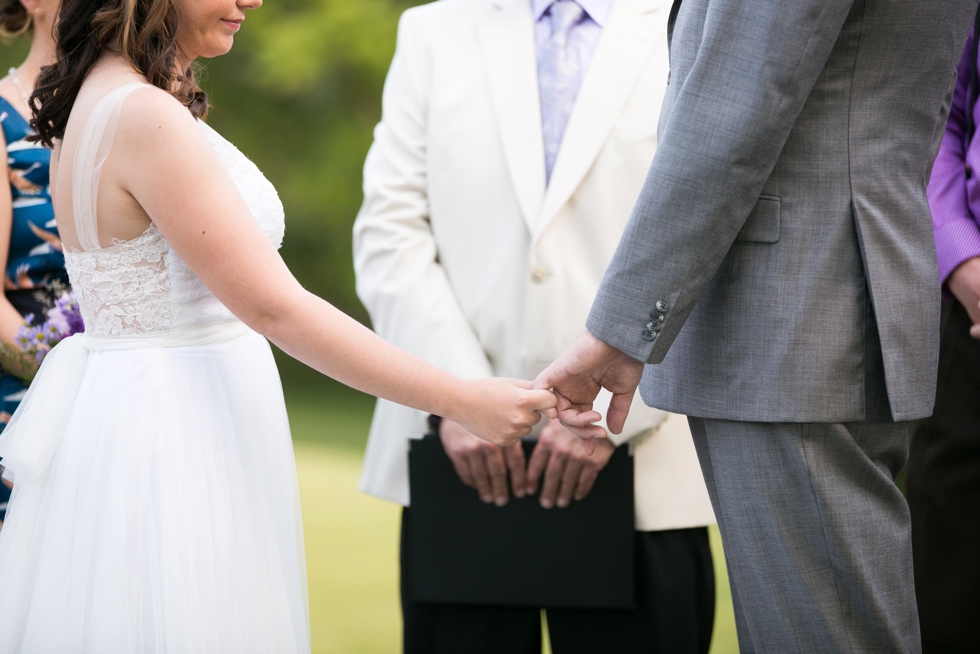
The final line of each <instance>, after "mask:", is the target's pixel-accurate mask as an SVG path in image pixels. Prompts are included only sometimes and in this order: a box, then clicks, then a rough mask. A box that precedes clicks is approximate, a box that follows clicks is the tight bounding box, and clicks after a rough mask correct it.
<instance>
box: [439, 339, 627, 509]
mask: <svg viewBox="0 0 980 654" xmlns="http://www.w3.org/2000/svg"><path fill="white" fill-rule="evenodd" d="M642 376H643V363H642V362H640V361H637V360H636V359H634V358H632V357H630V356H629V355H627V354H624V353H623V352H620V351H619V350H617V349H616V348H614V347H612V346H611V345H608V344H606V343H604V342H603V341H600V340H599V339H598V338H596V337H595V336H593V335H592V334H591V333H589V332H588V331H585V332H583V333H582V334H581V335H580V336H579V337H578V338H577V339H576V340H575V342H573V343H572V344H571V345H570V346H569V347H568V348H567V349H566V350H565V351H564V352H563V353H562V355H561V356H560V357H559V358H558V360H557V361H555V362H554V363H553V364H551V365H550V366H549V367H548V368H547V369H546V370H545V371H544V372H542V373H541V374H540V375H538V378H537V379H536V380H535V381H534V383H533V385H532V384H530V383H528V382H523V381H519V380H507V379H481V380H473V381H467V382H465V384H466V385H467V392H464V393H463V396H464V397H467V398H470V399H468V400H464V402H463V403H462V404H461V405H459V406H458V407H454V409H455V410H453V411H452V412H451V413H449V414H447V415H446V419H444V420H443V421H442V425H441V427H440V430H439V436H440V438H441V440H442V444H443V447H444V448H445V450H446V454H447V455H448V456H449V458H450V460H452V462H453V467H454V468H455V469H456V474H458V475H459V478H460V479H461V480H462V481H463V483H464V484H466V485H467V486H470V487H471V488H475V489H476V490H477V492H479V494H480V499H481V500H483V501H484V502H486V503H487V504H490V503H494V504H496V505H497V506H504V505H505V504H507V501H508V499H509V494H510V491H511V490H512V491H513V493H514V497H518V498H521V497H524V496H525V495H533V494H534V493H536V492H538V488H539V485H540V488H541V499H540V501H541V505H542V506H543V507H545V508H551V507H553V506H558V507H559V508H564V507H566V506H568V505H569V504H570V503H571V500H572V499H573V498H574V499H576V500H581V499H583V498H584V497H585V496H587V495H588V494H589V492H590V491H591V490H592V485H593V484H594V483H595V480H596V478H597V477H598V475H599V471H600V470H602V469H603V468H604V467H605V466H606V464H607V463H608V462H609V458H610V457H611V456H612V453H613V451H614V450H615V447H614V446H613V445H612V444H611V443H609V442H608V441H601V442H600V443H598V444H597V443H596V442H595V440H594V439H596V438H605V436H606V430H605V429H603V428H602V427H600V426H599V425H596V424H594V423H595V422H596V421H598V420H600V419H602V416H601V415H600V414H599V413H598V412H597V411H594V410H593V409H592V403H593V402H594V401H595V398H596V396H598V394H599V391H600V390H601V389H603V388H605V389H607V390H609V391H610V392H611V393H612V394H613V397H612V401H611V402H610V403H609V412H608V414H607V416H606V424H608V425H609V428H610V429H611V430H612V431H613V433H616V434H618V433H620V432H622V430H623V425H624V424H625V422H626V416H627V414H628V413H629V409H630V404H631V403H632V401H633V395H634V393H635V392H636V387H637V386H638V385H639V383H640V377H642ZM501 407H504V408H501ZM541 415H545V416H547V417H548V418H551V419H552V420H551V421H550V422H549V423H548V425H547V426H546V427H545V428H544V430H543V431H542V432H541V436H540V438H539V440H538V445H537V447H535V449H534V452H533V453H532V454H531V459H530V461H529V462H527V461H525V457H524V450H523V449H522V447H521V444H520V439H521V438H522V437H524V436H526V435H527V434H529V433H530V432H531V429H532V428H533V427H534V425H536V424H537V423H538V421H539V420H540V417H541ZM494 445H499V446H500V447H494ZM508 477H509V482H510V483H509V484H508ZM508 485H509V487H510V488H508Z"/></svg>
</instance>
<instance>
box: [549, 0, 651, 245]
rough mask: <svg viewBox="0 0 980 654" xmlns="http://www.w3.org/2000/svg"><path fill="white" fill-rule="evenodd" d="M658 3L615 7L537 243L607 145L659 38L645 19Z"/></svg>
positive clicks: (625, 2) (568, 131) (585, 83)
mask: <svg viewBox="0 0 980 654" xmlns="http://www.w3.org/2000/svg"><path fill="white" fill-rule="evenodd" d="M660 4H662V3H657V2H652V1H650V0H618V1H617V2H616V4H615V6H614V7H613V10H612V12H611V13H610V15H609V19H608V22H607V24H606V26H605V27H603V29H602V36H600V37H599V42H598V43H597V44H596V49H595V53H594V54H593V55H592V62H591V64H590V65H589V69H588V71H587V72H586V74H585V79H584V80H582V87H581V88H580V89H579V92H578V97H577V98H576V100H575V106H574V107H573V109H572V114H571V116H569V119H568V126H567V127H566V128H565V135H564V137H563V138H562V144H561V149H560V150H559V151H558V158H557V160H556V161H555V168H554V170H553V171H552V174H551V183H550V184H549V185H548V189H547V191H546V193H545V197H544V203H543V205H542V206H541V212H540V214H539V216H538V218H537V220H536V221H535V225H534V229H533V234H534V240H537V238H538V237H539V236H540V235H541V234H542V233H543V232H544V230H545V229H546V228H547V227H548V225H549V224H550V223H551V221H552V220H553V219H554V218H555V216H556V215H557V214H558V212H559V211H560V210H561V208H562V207H563V206H565V203H567V202H568V200H569V198H571V196H572V194H573V193H574V192H575V190H576V189H577V188H578V187H579V185H580V184H581V183H582V180H583V179H584V178H585V176H586V174H587V173H588V172H589V169H590V168H591V167H592V164H593V163H594V162H595V160H596V157H598V155H599V151H600V150H601V149H602V146H603V145H604V144H605V143H606V141H607V140H608V138H609V135H610V133H611V132H612V128H613V126H614V125H615V123H616V119H617V118H618V117H619V115H620V114H621V113H622V111H623V108H624V107H625V105H626V101H627V100H628V99H629V96H630V94H631V93H632V91H633V88H634V87H635V86H636V83H637V80H638V79H639V76H640V73H641V72H642V71H643V69H644V68H645V67H646V66H647V64H648V62H649V57H650V54H651V52H652V51H653V48H654V46H655V44H656V40H657V38H658V37H659V35H658V34H656V30H657V29H658V26H659V25H660V23H658V22H656V21H653V20H650V19H649V17H648V16H647V14H648V13H649V11H648V10H650V9H655V8H656V7H658V6H659V5H660ZM656 109H657V107H652V108H651V110H656ZM542 156H543V155H542Z"/></svg>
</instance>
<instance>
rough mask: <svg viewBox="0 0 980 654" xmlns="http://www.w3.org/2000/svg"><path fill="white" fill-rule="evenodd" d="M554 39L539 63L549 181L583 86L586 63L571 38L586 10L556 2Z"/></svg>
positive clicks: (552, 10)
mask: <svg viewBox="0 0 980 654" xmlns="http://www.w3.org/2000/svg"><path fill="white" fill-rule="evenodd" d="M548 13H549V17H550V19H551V36H549V37H548V41H547V42H546V43H545V45H544V48H543V50H542V54H541V58H540V60H539V61H538V86H539V88H540V90H541V127H542V132H543V135H544V165H545V173H546V175H547V180H548V181H551V171H552V169H553V168H554V167H555V159H556V158H557V157H558V148H559V147H560V146H561V139H562V136H563V135H564V134H565V126H566V125H567V124H568V116H569V115H570V114H571V113H572V106H573V105H574V104H575V96H576V95H578V89H579V86H580V85H581V84H582V63H581V62H580V61H579V58H578V53H577V52H576V51H575V49H574V48H572V47H570V46H569V43H568V36H569V34H570V33H571V31H572V28H573V27H574V26H575V25H576V24H578V23H579V22H580V21H581V20H582V17H583V16H584V15H585V11H584V10H583V9H582V8H581V7H580V6H578V4H577V3H575V2H574V0H556V1H555V2H554V3H553V4H552V5H551V7H550V8H549V9H548Z"/></svg>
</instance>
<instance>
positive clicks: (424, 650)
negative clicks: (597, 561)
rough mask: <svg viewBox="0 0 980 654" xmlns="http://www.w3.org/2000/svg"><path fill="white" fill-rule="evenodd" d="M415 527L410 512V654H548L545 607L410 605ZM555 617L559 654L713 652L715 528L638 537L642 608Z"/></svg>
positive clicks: (551, 624) (406, 602) (406, 608)
mask: <svg viewBox="0 0 980 654" xmlns="http://www.w3.org/2000/svg"><path fill="white" fill-rule="evenodd" d="M410 522H411V521H410V519H409V510H408V509H406V510H405V513H404V515H403V516H402V539H401V594H402V615H403V617H404V629H405V632H404V646H405V649H404V652H405V654H540V652H541V617H540V611H539V610H538V609H528V608H509V607H484V606H459V605H448V604H422V603H416V602H413V601H412V600H411V599H410V597H409V579H408V570H409V567H410V566H409V561H410V557H411V555H412V553H411V552H410V551H409V547H408V542H409V541H408V530H409V528H410ZM596 555H597V556H602V553H601V552H597V553H596ZM583 564H584V565H588V563H587V562H584V563H583ZM474 565H479V562H474ZM547 615H548V631H549V634H550V636H551V647H552V650H553V652H554V654H576V653H578V652H581V653H582V654H597V653H600V652H601V653H602V654H633V653H634V652H636V653H637V654H639V653H641V652H642V653H643V654H657V653H663V654H688V653H690V654H706V653H707V651H708V648H709V646H710V644H711V630H712V627H713V624H714V615H715V577H714V567H713V565H712V562H711V549H710V547H709V545H708V530H707V528H705V527H701V528H697V529H676V530H671V531H649V532H642V531H638V532H636V609H635V610H633V611H614V610H599V609H595V610H592V609H547Z"/></svg>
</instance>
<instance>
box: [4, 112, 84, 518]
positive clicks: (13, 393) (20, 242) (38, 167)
mask: <svg viewBox="0 0 980 654" xmlns="http://www.w3.org/2000/svg"><path fill="white" fill-rule="evenodd" d="M0 126H2V127H3V135H4V138H5V140H6V142H7V165H8V167H9V170H10V180H9V181H10V192H11V195H12V197H13V208H14V215H13V226H12V229H11V233H10V250H9V251H8V252H7V268H6V270H5V271H4V280H3V288H4V294H5V295H6V296H7V299H8V300H10V303H11V304H13V305H14V308H16V309H17V311H19V312H20V314H21V315H22V316H26V315H28V314H31V313H35V314H37V313H40V312H42V311H44V303H43V302H42V301H41V300H39V299H38V295H39V294H45V295H51V293H52V292H53V291H52V287H51V285H52V283H53V282H55V281H59V282H62V283H63V284H65V285H67V284H68V273H67V272H65V257H64V255H63V254H62V253H61V239H60V238H59V237H58V228H57V226H56V225H55V220H54V210H53V208H52V206H51V193H50V191H49V189H48V172H49V166H50V164H51V151H50V150H48V149H47V148H45V147H43V146H41V145H38V144H37V143H32V142H30V141H26V140H25V138H26V137H27V136H29V135H31V134H32V133H33V132H32V130H31V127H30V124H28V122H27V120H26V119H25V118H24V117H23V116H21V115H20V113H18V112H17V110H16V109H14V108H13V106H11V104H10V103H9V102H7V101H6V100H5V99H3V98H0ZM25 391H26V388H25V387H24V384H23V383H22V382H21V380H20V379H18V378H17V377H14V376H13V375H8V374H2V371H0V431H2V430H3V428H4V427H5V426H6V424H7V421H9V420H10V416H11V414H13V412H14V410H15V409H16V408H17V405H18V404H20V400H21V398H22V397H23V394H24V392H25ZM7 493H8V491H7V488H6V486H4V485H3V484H0V520H2V519H3V515H4V513H5V510H6V504H7V497H6V495H7Z"/></svg>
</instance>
